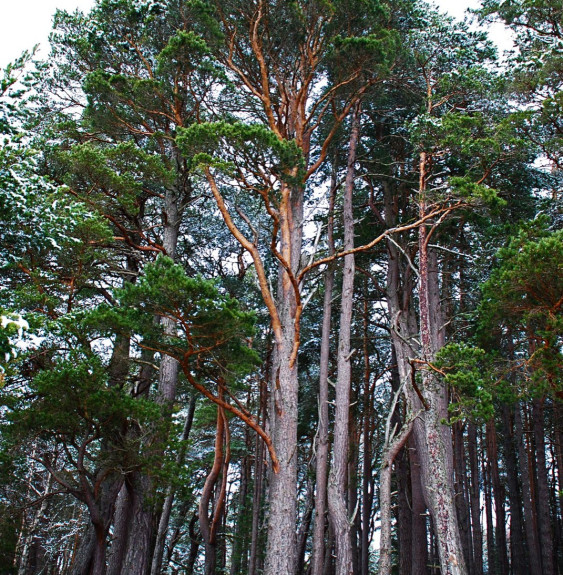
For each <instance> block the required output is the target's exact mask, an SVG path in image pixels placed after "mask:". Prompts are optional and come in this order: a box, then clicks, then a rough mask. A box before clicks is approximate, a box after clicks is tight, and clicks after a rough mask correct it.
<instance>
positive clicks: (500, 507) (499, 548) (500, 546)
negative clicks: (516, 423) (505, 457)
mask: <svg viewBox="0 0 563 575" xmlns="http://www.w3.org/2000/svg"><path fill="white" fill-rule="evenodd" d="M486 433H487V457H488V459H489V466H490V467H489V469H490V472H491V475H490V479H491V482H492V486H493V498H494V502H495V547H496V548H495V551H496V553H495V555H496V560H497V572H498V573H499V575H508V556H507V543H506V513H505V509H504V501H505V492H504V485H503V483H502V482H501V480H500V474H499V469H498V457H499V454H498V448H497V432H496V429H495V424H494V421H489V422H488V423H487V431H486Z"/></svg>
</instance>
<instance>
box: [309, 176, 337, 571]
mask: <svg viewBox="0 0 563 575" xmlns="http://www.w3.org/2000/svg"><path fill="white" fill-rule="evenodd" d="M336 176H337V174H336V166H333V170H332V179H331V186H330V198H329V212H328V230H327V243H328V254H329V255H330V256H332V255H333V254H334V237H333V232H334V201H335V195H336V187H337V180H336ZM333 286H334V267H333V266H332V264H329V266H328V267H327V269H326V271H325V274H324V288H325V293H324V299H323V323H322V331H321V353H320V359H319V364H320V369H319V425H318V428H317V438H316V459H315V476H316V484H317V489H316V492H315V524H314V528H313V550H312V554H311V575H323V573H324V555H325V529H326V504H327V502H326V495H327V478H328V449H329V440H328V371H329V356H330V322H331V315H332V292H333Z"/></svg>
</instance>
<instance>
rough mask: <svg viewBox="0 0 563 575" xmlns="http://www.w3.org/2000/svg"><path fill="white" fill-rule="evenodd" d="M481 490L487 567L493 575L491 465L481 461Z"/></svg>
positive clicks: (493, 535)
mask: <svg viewBox="0 0 563 575" xmlns="http://www.w3.org/2000/svg"><path fill="white" fill-rule="evenodd" d="M483 490H484V495H485V517H486V524H487V567H488V572H489V573H495V572H496V570H497V566H496V553H495V533H494V527H493V494H492V485H491V463H490V461H489V460H488V457H487V460H485V459H483Z"/></svg>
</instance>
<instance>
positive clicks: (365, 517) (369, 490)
mask: <svg viewBox="0 0 563 575" xmlns="http://www.w3.org/2000/svg"><path fill="white" fill-rule="evenodd" d="M364 287H365V292H366V296H365V297H364V309H363V316H364V317H363V352H364V420H363V433H362V439H363V445H362V447H363V449H362V451H363V469H362V517H361V520H362V528H361V545H360V550H361V560H360V573H361V575H369V547H370V542H371V538H370V535H371V533H370V531H371V513H372V506H373V496H374V492H373V487H374V482H373V474H372V432H373V411H374V409H373V399H372V393H371V368H370V353H369V346H368V337H369V331H368V328H369V311H368V298H367V279H366V281H365V284H364ZM392 363H395V362H392ZM393 373H397V370H396V369H395V370H394V372H393ZM397 379H398V374H397ZM397 387H398V386H397Z"/></svg>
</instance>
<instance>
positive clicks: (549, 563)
mask: <svg viewBox="0 0 563 575" xmlns="http://www.w3.org/2000/svg"><path fill="white" fill-rule="evenodd" d="M544 401H545V400H544V399H543V398H542V399H538V398H536V399H534V400H533V402H532V419H533V430H534V440H535V443H536V470H537V477H538V491H537V506H538V527H539V535H540V550H541V557H542V571H543V575H554V573H555V566H554V564H553V533H552V529H551V513H550V510H549V487H548V481H547V464H546V457H545V430H544Z"/></svg>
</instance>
